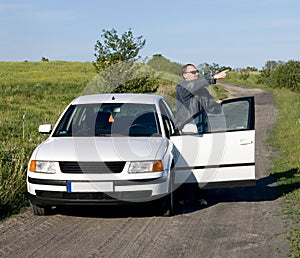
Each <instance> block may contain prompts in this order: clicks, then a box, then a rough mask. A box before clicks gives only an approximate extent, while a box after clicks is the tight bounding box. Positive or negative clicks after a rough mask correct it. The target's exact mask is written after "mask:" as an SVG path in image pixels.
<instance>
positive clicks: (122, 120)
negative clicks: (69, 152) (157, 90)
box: [53, 103, 161, 137]
mask: <svg viewBox="0 0 300 258" xmlns="http://www.w3.org/2000/svg"><path fill="white" fill-rule="evenodd" d="M160 135H161V130H160V127H159V123H158V117H157V113H156V109H155V105H152V104H133V103H96V104H80V105H71V106H70V107H69V108H68V110H67V111H66V112H65V114H64V115H63V117H62V118H61V120H60V122H59V124H58V125H57V127H56V129H55V131H54V133H53V136H54V137H91V136H140V137H142V136H160Z"/></svg>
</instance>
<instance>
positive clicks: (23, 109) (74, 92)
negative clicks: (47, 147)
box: [0, 62, 96, 218]
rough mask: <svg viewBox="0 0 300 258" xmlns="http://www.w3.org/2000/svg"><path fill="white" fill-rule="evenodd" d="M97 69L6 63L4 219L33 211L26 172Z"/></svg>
mask: <svg viewBox="0 0 300 258" xmlns="http://www.w3.org/2000/svg"><path fill="white" fill-rule="evenodd" d="M95 75H96V74H95V71H94V67H93V65H92V64H91V63H76V62H74V63H73V62H23V63H21V62H0V91H1V95H0V114H1V116H0V218H3V217H5V216H9V215H11V214H14V213H17V212H19V211H20V210H21V209H22V208H23V207H24V206H26V205H27V198H26V166H27V162H28V160H29V158H30V155H31V153H32V151H33V149H34V148H35V146H36V145H37V144H39V143H40V142H41V141H42V140H43V139H45V136H42V135H40V134H39V133H38V130H37V129H38V126H39V125H40V124H43V123H51V124H54V123H55V121H56V120H57V119H58V117H59V115H60V113H61V112H62V111H63V109H64V108H65V107H66V105H67V104H68V103H69V102H70V101H71V100H72V99H73V98H74V97H76V96H78V95H80V94H81V92H82V91H83V90H84V88H85V86H86V84H87V83H88V82H89V81H90V80H91V79H92V78H93V77H94V76H95Z"/></svg>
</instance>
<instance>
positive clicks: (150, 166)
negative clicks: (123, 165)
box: [128, 160, 164, 173]
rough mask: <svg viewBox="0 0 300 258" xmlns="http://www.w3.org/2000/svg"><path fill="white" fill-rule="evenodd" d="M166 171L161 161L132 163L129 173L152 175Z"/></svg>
mask: <svg viewBox="0 0 300 258" xmlns="http://www.w3.org/2000/svg"><path fill="white" fill-rule="evenodd" d="M163 170H164V166H163V162H162V161H161V160H151V161H132V162H130V165H129V169H128V173H150V172H161V171H163Z"/></svg>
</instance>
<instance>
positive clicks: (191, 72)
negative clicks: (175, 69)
mask: <svg viewBox="0 0 300 258" xmlns="http://www.w3.org/2000/svg"><path fill="white" fill-rule="evenodd" d="M182 77H183V78H184V79H185V80H186V81H191V80H195V79H197V78H199V71H198V69H197V67H196V66H195V65H193V64H186V65H185V66H183V67H182Z"/></svg>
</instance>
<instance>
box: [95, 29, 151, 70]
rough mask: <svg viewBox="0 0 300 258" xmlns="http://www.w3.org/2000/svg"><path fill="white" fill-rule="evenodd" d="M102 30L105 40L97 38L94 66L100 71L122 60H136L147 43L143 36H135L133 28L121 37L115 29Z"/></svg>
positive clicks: (102, 36)
mask: <svg viewBox="0 0 300 258" xmlns="http://www.w3.org/2000/svg"><path fill="white" fill-rule="evenodd" d="M102 32H103V34H102V35H101V38H102V40H103V42H101V41H100V40H97V42H96V45H95V51H96V53H95V57H96V62H94V66H95V68H96V71H97V72H98V73H99V72H101V71H103V70H104V69H106V68H108V67H110V66H112V65H115V64H118V63H120V62H128V61H136V60H137V59H138V58H139V56H138V54H139V51H140V50H141V49H142V48H143V47H144V46H145V44H146V40H145V39H143V37H142V36H139V37H137V38H134V36H133V33H132V31H131V29H129V30H128V31H127V32H124V33H123V34H122V35H121V37H119V36H118V34H117V31H116V30H115V29H112V30H110V31H108V30H102Z"/></svg>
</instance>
